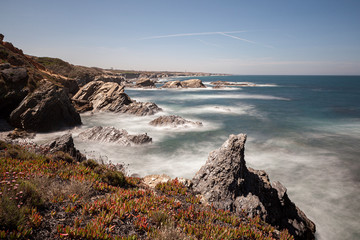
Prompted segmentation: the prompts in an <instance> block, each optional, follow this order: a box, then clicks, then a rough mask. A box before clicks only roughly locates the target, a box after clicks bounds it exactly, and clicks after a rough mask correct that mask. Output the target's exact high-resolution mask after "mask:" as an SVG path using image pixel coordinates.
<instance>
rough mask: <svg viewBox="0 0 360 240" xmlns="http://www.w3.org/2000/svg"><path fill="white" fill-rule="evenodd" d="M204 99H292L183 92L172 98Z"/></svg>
mask: <svg viewBox="0 0 360 240" xmlns="http://www.w3.org/2000/svg"><path fill="white" fill-rule="evenodd" d="M193 99H198V100H203V99H259V100H281V101H290V99H289V98H283V97H276V96H271V95H261V94H246V93H238V94H201V95H200V94H199V95H190V94H183V95H180V96H174V97H172V100H193Z"/></svg>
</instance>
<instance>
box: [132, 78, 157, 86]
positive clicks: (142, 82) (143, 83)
mask: <svg viewBox="0 0 360 240" xmlns="http://www.w3.org/2000/svg"><path fill="white" fill-rule="evenodd" d="M135 87H148V88H153V87H156V86H155V83H154V82H153V81H151V80H150V78H142V79H139V80H137V81H136V84H135Z"/></svg>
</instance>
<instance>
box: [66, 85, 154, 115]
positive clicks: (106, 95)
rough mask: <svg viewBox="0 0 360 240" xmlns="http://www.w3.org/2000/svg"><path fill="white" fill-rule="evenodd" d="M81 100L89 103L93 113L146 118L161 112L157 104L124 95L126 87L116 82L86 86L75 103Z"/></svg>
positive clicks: (76, 95)
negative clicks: (114, 113)
mask: <svg viewBox="0 0 360 240" xmlns="http://www.w3.org/2000/svg"><path fill="white" fill-rule="evenodd" d="M79 100H80V101H88V102H89V103H90V104H91V105H92V108H93V110H92V111H93V112H96V111H110V112H121V113H129V114H135V115H138V116H144V115H152V114H155V113H157V112H159V111H161V108H159V107H158V106H157V105H156V104H155V103H149V102H146V103H142V102H136V101H134V100H132V99H131V98H130V97H129V96H128V95H127V94H126V93H124V86H120V85H119V84H118V83H114V82H106V83H104V82H102V81H93V82H90V83H88V84H86V85H85V86H83V87H82V88H81V89H80V90H79V92H78V93H76V94H75V96H74V97H73V101H74V102H78V101H79ZM83 104H84V103H83Z"/></svg>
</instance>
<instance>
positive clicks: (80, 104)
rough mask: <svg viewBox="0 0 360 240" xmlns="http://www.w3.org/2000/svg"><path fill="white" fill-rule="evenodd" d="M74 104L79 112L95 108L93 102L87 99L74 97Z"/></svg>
mask: <svg viewBox="0 0 360 240" xmlns="http://www.w3.org/2000/svg"><path fill="white" fill-rule="evenodd" d="M72 104H73V106H74V107H75V109H76V111H77V112H78V113H84V112H87V111H91V110H93V109H94V108H93V106H92V103H91V102H89V101H86V100H79V99H72Z"/></svg>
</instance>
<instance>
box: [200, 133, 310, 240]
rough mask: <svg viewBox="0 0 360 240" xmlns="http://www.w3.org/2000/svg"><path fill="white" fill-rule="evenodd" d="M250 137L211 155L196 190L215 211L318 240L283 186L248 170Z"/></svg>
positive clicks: (232, 141)
mask: <svg viewBox="0 0 360 240" xmlns="http://www.w3.org/2000/svg"><path fill="white" fill-rule="evenodd" d="M245 141H246V135H245V134H239V135H230V137H229V139H228V140H227V141H226V142H225V143H224V144H223V145H222V146H221V147H220V148H219V149H217V150H215V151H212V152H211V153H210V154H209V158H208V160H207V161H206V164H205V165H204V166H203V167H201V169H200V170H199V171H198V172H197V173H196V175H195V176H194V178H193V184H194V185H193V188H194V190H195V191H197V192H199V193H201V194H202V197H203V199H204V200H205V201H206V202H207V203H209V204H213V205H214V206H215V207H218V208H221V209H226V210H230V211H233V212H236V213H241V212H242V211H245V212H246V213H248V214H249V215H250V216H260V217H261V218H262V219H264V220H265V221H266V222H268V223H269V224H271V225H273V226H277V227H279V228H280V229H288V231H289V232H290V234H292V235H294V237H295V239H315V237H314V233H315V224H314V223H313V222H312V221H311V220H309V219H308V218H307V217H306V215H305V214H304V213H303V212H302V211H301V210H300V209H299V208H298V207H297V206H296V205H295V204H294V203H293V202H291V200H290V199H289V197H288V196H287V194H286V188H285V187H284V186H283V185H281V183H279V182H274V183H273V184H271V183H270V180H269V177H268V175H267V174H266V172H265V171H259V170H254V169H251V168H247V167H246V163H245V155H244V150H245Z"/></svg>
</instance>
